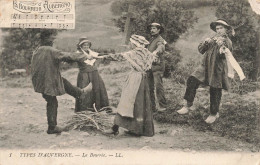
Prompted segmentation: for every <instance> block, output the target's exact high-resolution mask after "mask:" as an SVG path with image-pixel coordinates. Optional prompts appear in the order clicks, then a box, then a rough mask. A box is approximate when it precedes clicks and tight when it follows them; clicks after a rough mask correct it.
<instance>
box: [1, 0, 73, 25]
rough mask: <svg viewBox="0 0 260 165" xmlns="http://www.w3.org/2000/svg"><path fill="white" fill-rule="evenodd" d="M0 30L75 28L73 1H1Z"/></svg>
mask: <svg viewBox="0 0 260 165" xmlns="http://www.w3.org/2000/svg"><path fill="white" fill-rule="evenodd" d="M0 27H1V28H47V29H74V28H75V0H26V1H24V0H13V1H10V0H1V1H0Z"/></svg>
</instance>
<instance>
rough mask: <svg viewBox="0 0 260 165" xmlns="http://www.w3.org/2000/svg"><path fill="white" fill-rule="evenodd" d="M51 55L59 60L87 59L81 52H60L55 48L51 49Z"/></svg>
mask: <svg viewBox="0 0 260 165" xmlns="http://www.w3.org/2000/svg"><path fill="white" fill-rule="evenodd" d="M52 55H53V56H54V57H55V58H56V59H57V60H59V61H65V62H72V61H75V62H77V61H84V60H86V59H88V57H87V56H86V55H85V54H83V53H76V52H72V53H69V52H62V51H60V50H57V49H53V50H52Z"/></svg>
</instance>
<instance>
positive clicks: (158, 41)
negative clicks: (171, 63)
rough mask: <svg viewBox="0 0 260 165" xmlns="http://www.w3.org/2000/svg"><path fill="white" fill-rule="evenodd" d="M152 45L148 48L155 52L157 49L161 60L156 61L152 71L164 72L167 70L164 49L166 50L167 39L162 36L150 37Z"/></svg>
mask: <svg viewBox="0 0 260 165" xmlns="http://www.w3.org/2000/svg"><path fill="white" fill-rule="evenodd" d="M149 42H150V45H148V47H147V49H148V50H149V51H150V52H152V53H153V52H154V51H155V50H156V51H157V52H158V53H157V55H158V56H159V62H154V63H153V65H152V71H153V72H156V71H162V72H164V70H165V61H164V56H163V55H164V51H165V44H164V42H165V40H164V39H163V38H162V37H161V36H160V35H157V36H153V37H152V38H151V39H150V41H149Z"/></svg>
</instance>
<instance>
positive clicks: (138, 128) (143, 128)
mask: <svg viewBox="0 0 260 165" xmlns="http://www.w3.org/2000/svg"><path fill="white" fill-rule="evenodd" d="M114 124H116V125H118V126H119V127H123V128H125V129H127V130H129V131H130V132H132V133H135V134H137V135H142V136H153V135H154V125H153V114H152V107H151V100H150V93H149V86H148V81H147V77H146V75H145V76H143V78H142V81H141V84H140V87H139V90H138V93H137V96H136V99H135V103H134V118H130V117H123V116H121V115H120V114H116V116H115V120H114Z"/></svg>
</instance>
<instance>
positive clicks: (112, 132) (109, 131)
mask: <svg viewBox="0 0 260 165" xmlns="http://www.w3.org/2000/svg"><path fill="white" fill-rule="evenodd" d="M103 133H104V134H114V135H115V136H116V135H118V134H119V131H113V130H112V129H108V130H104V131H103Z"/></svg>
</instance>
